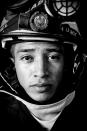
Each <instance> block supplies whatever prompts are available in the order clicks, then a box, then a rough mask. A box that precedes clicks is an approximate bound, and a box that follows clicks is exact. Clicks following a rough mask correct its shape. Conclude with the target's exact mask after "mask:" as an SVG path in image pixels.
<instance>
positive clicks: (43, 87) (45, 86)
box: [31, 83, 52, 92]
mask: <svg viewBox="0 0 87 131" xmlns="http://www.w3.org/2000/svg"><path fill="white" fill-rule="evenodd" d="M31 87H34V88H35V89H36V91H38V92H47V91H49V90H50V88H51V87H52V84H48V83H39V84H34V85H31Z"/></svg>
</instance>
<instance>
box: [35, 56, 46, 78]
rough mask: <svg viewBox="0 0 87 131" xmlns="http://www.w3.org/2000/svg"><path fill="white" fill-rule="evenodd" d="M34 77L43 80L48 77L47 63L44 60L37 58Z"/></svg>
mask: <svg viewBox="0 0 87 131" xmlns="http://www.w3.org/2000/svg"><path fill="white" fill-rule="evenodd" d="M35 69H36V71H35V75H34V76H35V77H39V78H43V77H47V76H48V62H47V61H46V59H45V58H42V57H39V58H38V60H37V62H36V65H35Z"/></svg>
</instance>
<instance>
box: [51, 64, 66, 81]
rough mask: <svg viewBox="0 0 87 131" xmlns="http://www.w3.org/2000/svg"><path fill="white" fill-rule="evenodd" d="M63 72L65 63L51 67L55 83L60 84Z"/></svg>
mask: <svg viewBox="0 0 87 131" xmlns="http://www.w3.org/2000/svg"><path fill="white" fill-rule="evenodd" d="M63 70H64V63H63V62H61V63H57V64H54V65H52V66H51V68H50V71H51V76H52V78H53V79H54V81H55V82H59V81H61V79H62V76H63Z"/></svg>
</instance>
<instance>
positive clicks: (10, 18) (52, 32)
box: [0, 0, 87, 90]
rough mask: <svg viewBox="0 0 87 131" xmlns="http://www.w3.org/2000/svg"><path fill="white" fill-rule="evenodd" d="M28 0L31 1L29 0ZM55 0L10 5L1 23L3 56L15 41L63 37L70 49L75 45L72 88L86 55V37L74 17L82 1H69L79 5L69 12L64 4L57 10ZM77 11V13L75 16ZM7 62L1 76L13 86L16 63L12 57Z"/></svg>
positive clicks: (82, 71)
mask: <svg viewBox="0 0 87 131" xmlns="http://www.w3.org/2000/svg"><path fill="white" fill-rule="evenodd" d="M26 2H28V0H26ZM26 2H25V3H26ZM52 2H53V1H51V3H50V1H47V0H38V1H37V2H35V3H34V4H33V6H31V7H29V8H26V9H25V8H22V7H23V5H24V3H22V4H21V6H19V4H18V5H17V4H16V6H15V5H14V6H13V5H12V6H10V7H9V9H8V10H7V12H6V15H5V17H4V18H3V20H2V23H1V28H0V39H1V50H3V51H2V52H5V53H4V54H6V55H4V57H6V58H9V55H10V53H9V49H10V47H11V45H12V44H14V43H15V41H16V43H17V42H23V41H49V42H56V43H57V41H60V42H61V43H62V44H63V46H64V47H65V48H67V50H68V51H69V50H70V48H68V47H72V50H73V55H72V58H71V59H72V64H71V72H72V78H73V79H72V89H73V88H75V87H76V86H77V85H78V83H79V80H80V79H81V78H82V77H83V75H84V73H85V68H86V58H87V55H86V52H84V49H85V48H83V46H82V45H81V43H82V42H83V41H84V39H83V38H82V36H81V33H80V30H79V27H78V23H77V21H76V19H75V18H76V13H77V12H76V11H77V10H78V9H79V5H78V2H75V3H74V4H70V3H68V4H70V5H73V6H75V7H78V8H76V10H74V11H73V10H72V13H71V12H70V14H67V12H63V9H62V8H61V11H60V12H58V9H55V8H59V5H60V4H58V1H57V4H56V0H55V3H54V2H53V4H52ZM59 2H60V1H59ZM28 5H29V4H28ZM62 5H64V3H62ZM77 5H78V6H77ZM73 6H72V7H73ZM72 7H71V9H72ZM64 11H65V10H64ZM17 12H18V13H17ZM74 14H75V17H74V16H73V15H74ZM52 27H53V28H52ZM6 52H7V53H6ZM68 55H69V54H68ZM6 64H7V65H5V67H7V68H6V69H5V70H4V67H3V66H2V71H1V77H2V79H3V80H4V82H6V83H7V84H8V85H9V86H10V85H11V86H10V87H12V86H13V85H14V84H15V81H13V77H12V76H15V75H13V74H14V71H13V72H12V71H10V68H11V67H13V65H12V63H11V61H10V59H8V62H7V63H6ZM9 65H10V66H9ZM10 74H11V76H10ZM15 77H16V76H15ZM11 79H12V83H11ZM9 83H10V84H9ZM12 89H13V88H12ZM13 90H14V89H13Z"/></svg>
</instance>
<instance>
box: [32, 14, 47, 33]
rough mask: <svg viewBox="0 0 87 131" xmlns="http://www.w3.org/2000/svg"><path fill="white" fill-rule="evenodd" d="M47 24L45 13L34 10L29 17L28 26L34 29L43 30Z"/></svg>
mask: <svg viewBox="0 0 87 131" xmlns="http://www.w3.org/2000/svg"><path fill="white" fill-rule="evenodd" d="M47 26H48V17H47V14H44V13H43V12H41V13H39V12H35V13H34V14H33V15H32V16H31V18H30V27H31V29H32V30H34V31H38V30H44V29H46V28H47Z"/></svg>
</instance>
